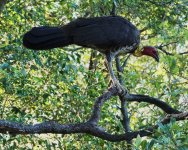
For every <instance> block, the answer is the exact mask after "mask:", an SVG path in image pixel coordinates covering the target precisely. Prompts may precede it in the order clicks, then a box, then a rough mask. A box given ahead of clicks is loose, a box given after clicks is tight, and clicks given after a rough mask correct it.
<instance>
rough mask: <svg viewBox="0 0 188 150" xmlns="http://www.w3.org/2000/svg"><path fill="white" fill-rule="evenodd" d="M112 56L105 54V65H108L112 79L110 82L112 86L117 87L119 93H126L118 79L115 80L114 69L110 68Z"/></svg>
mask: <svg viewBox="0 0 188 150" xmlns="http://www.w3.org/2000/svg"><path fill="white" fill-rule="evenodd" d="M113 58H114V55H113V54H107V55H106V61H107V66H108V70H109V73H110V77H111V79H112V84H113V86H115V87H116V88H117V89H118V93H120V94H121V95H123V94H125V93H126V90H125V88H124V87H123V86H122V85H121V84H120V83H119V81H118V80H117V78H116V76H115V74H114V71H113V69H112V60H113Z"/></svg>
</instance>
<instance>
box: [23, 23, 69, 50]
mask: <svg viewBox="0 0 188 150" xmlns="http://www.w3.org/2000/svg"><path fill="white" fill-rule="evenodd" d="M65 30H66V29H63V28H58V27H47V26H43V27H34V28H32V29H31V30H30V31H29V32H27V33H26V34H25V35H24V37H23V45H24V46H25V47H27V48H30V49H34V50H47V49H51V48H57V47H63V46H67V45H69V44H71V38H70V37H69V36H68V34H67V33H66V31H65Z"/></svg>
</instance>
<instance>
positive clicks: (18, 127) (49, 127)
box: [0, 112, 188, 142]
mask: <svg viewBox="0 0 188 150" xmlns="http://www.w3.org/2000/svg"><path fill="white" fill-rule="evenodd" d="M171 118H175V119H176V120H177V121H179V120H185V119H188V112H185V113H181V114H175V115H174V114H173V115H168V116H166V117H165V118H164V119H163V120H162V121H161V123H162V124H167V123H169V122H170V119H171ZM156 128H158V125H155V126H152V127H148V128H147V129H143V130H139V131H134V132H128V133H125V134H119V135H117V134H109V133H107V132H105V131H104V129H103V128H101V127H99V126H96V125H94V124H91V123H89V122H86V123H78V124H64V125H63V124H59V123H57V122H54V121H50V122H43V123H40V124H35V125H23V124H20V123H16V122H9V121H5V120H0V133H7V132H8V133H10V134H13V135H17V134H36V133H37V134H42V133H56V134H73V133H86V134H90V135H93V136H96V137H99V138H101V139H104V140H108V141H112V142H119V141H124V140H125V141H130V140H132V139H134V138H136V137H137V136H138V135H140V136H141V137H144V136H149V135H151V134H152V133H153V132H154V129H156Z"/></svg>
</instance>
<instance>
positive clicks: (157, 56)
mask: <svg viewBox="0 0 188 150" xmlns="http://www.w3.org/2000/svg"><path fill="white" fill-rule="evenodd" d="M153 58H154V59H155V60H156V61H157V62H159V55H158V53H157V54H154V55H153Z"/></svg>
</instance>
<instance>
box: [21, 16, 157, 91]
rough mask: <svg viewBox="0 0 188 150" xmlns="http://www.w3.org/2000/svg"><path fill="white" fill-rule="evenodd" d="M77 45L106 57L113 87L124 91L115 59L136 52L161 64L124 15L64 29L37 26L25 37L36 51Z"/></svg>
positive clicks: (84, 21) (79, 21)
mask: <svg viewBox="0 0 188 150" xmlns="http://www.w3.org/2000/svg"><path fill="white" fill-rule="evenodd" d="M71 44H76V45H79V46H83V47H88V48H93V49H95V50H97V51H99V52H101V53H103V54H104V55H105V57H106V61H107V64H108V69H109V72H110V75H111V78H112V82H113V85H114V86H116V87H117V88H118V90H119V91H120V92H122V91H124V89H123V87H121V85H120V84H119V82H118V80H117V79H116V77H115V75H114V72H113V70H112V60H113V58H114V57H115V56H118V55H125V54H127V53H132V54H133V55H134V56H137V57H140V56H142V55H147V56H151V57H153V58H154V59H155V60H156V61H159V57H158V53H157V50H156V49H155V48H154V47H152V46H144V47H140V46H139V45H140V32H139V30H138V29H137V28H136V27H135V26H134V25H133V24H132V23H131V22H129V21H128V20H126V19H124V18H122V17H120V16H106V17H95V18H79V19H76V20H74V21H72V22H70V23H68V24H66V25H64V26H60V27H48V26H42V27H34V28H32V29H31V30H30V31H29V32H27V33H26V34H25V35H24V37H23V45H24V46H25V47H26V48H29V49H33V50H48V49H52V48H57V47H64V46H68V45H71Z"/></svg>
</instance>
